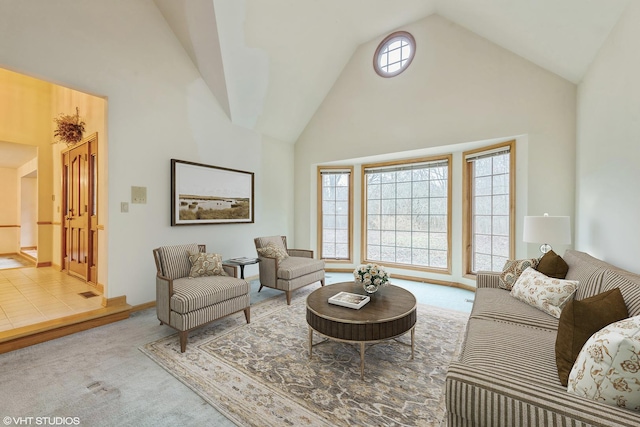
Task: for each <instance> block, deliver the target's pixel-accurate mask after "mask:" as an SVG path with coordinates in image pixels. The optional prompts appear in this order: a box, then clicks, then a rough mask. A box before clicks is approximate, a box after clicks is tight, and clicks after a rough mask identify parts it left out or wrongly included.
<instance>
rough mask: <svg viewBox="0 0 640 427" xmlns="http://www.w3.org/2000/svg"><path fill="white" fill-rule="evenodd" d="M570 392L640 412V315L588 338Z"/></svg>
mask: <svg viewBox="0 0 640 427" xmlns="http://www.w3.org/2000/svg"><path fill="white" fill-rule="evenodd" d="M567 391H568V392H569V393H572V394H576V395H578V396H582V397H586V398H588V399H593V400H597V401H599V402H603V403H606V404H609V405H613V406H619V407H621V408H627V409H631V410H634V411H640V316H635V317H630V318H628V319H624V320H621V321H619V322H616V323H612V324H611V325H608V326H605V327H604V328H602V329H601V330H599V331H598V332H596V333H595V334H593V335H592V336H591V338H589V339H588V340H587V342H586V343H585V345H584V347H582V351H580V354H579V355H578V358H577V359H576V363H575V364H574V365H573V368H572V369H571V373H570V374H569V386H568V387H567Z"/></svg>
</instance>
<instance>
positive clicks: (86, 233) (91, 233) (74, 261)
mask: <svg viewBox="0 0 640 427" xmlns="http://www.w3.org/2000/svg"><path fill="white" fill-rule="evenodd" d="M96 144H97V135H92V137H89V138H87V139H86V140H84V141H83V142H82V143H80V144H78V145H76V146H74V147H72V148H71V149H69V150H68V151H66V152H65V153H63V160H62V165H63V181H64V182H63V221H62V222H63V224H64V226H63V233H64V236H63V242H62V245H63V251H62V253H63V254H64V261H63V262H64V268H65V269H66V270H67V273H68V274H71V275H74V276H76V277H79V278H82V279H84V280H86V281H89V282H93V283H97V264H96V263H97V260H98V257H97V203H96V201H97V179H96V178H97V150H96V149H95V148H97V147H96V146H95V145H96Z"/></svg>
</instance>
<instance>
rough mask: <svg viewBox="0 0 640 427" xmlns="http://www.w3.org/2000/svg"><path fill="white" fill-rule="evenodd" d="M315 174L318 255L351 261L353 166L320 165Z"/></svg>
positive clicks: (330, 258)
mask: <svg viewBox="0 0 640 427" xmlns="http://www.w3.org/2000/svg"><path fill="white" fill-rule="evenodd" d="M318 175H319V179H318V210H319V215H318V218H321V221H319V227H318V228H319V230H318V242H319V247H320V258H322V259H325V260H328V261H330V260H336V261H351V254H352V249H351V247H352V245H351V235H352V233H351V230H352V229H353V218H352V217H353V215H352V213H351V206H352V200H353V196H352V188H353V168H352V167H337V168H335V167H319V168H318Z"/></svg>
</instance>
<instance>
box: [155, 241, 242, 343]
mask: <svg viewBox="0 0 640 427" xmlns="http://www.w3.org/2000/svg"><path fill="white" fill-rule="evenodd" d="M194 252H200V253H205V245H198V244H195V243H192V244H187V245H174V246H161V247H159V248H157V249H154V250H153V258H154V259H155V262H156V269H157V275H156V312H157V314H158V320H160V324H161V325H162V324H165V325H168V326H170V327H172V328H174V329H176V330H177V331H178V332H179V335H180V351H181V352H183V353H184V352H185V350H186V348H187V339H188V336H189V331H191V330H193V329H195V328H198V327H200V326H203V325H206V324H207V323H209V322H212V321H214V320H217V319H220V318H222V317H224V316H228V315H230V314H233V313H237V312H239V311H244V316H245V318H246V320H247V323H249V322H250V320H251V312H250V302H251V299H250V296H249V290H250V287H249V284H248V283H247V282H246V281H245V280H243V279H238V274H237V267H235V266H232V265H222V268H223V269H224V271H225V273H226V274H227V275H226V276H224V275H200V276H198V277H189V275H190V272H191V261H190V260H189V253H194Z"/></svg>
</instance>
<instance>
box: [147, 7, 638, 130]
mask: <svg viewBox="0 0 640 427" xmlns="http://www.w3.org/2000/svg"><path fill="white" fill-rule="evenodd" d="M629 1H630V0H155V3H156V5H157V6H158V9H159V10H160V11H161V13H162V14H163V16H164V17H165V19H166V21H167V22H168V24H169V25H170V27H171V28H172V30H173V31H174V33H175V34H176V37H177V38H178V39H179V40H180V42H181V43H182V45H183V46H184V48H185V50H186V51H187V53H188V54H189V56H190V57H191V59H192V60H193V62H194V64H195V65H196V66H197V67H198V69H199V71H200V73H201V75H202V77H203V79H204V80H205V81H206V83H207V84H208V85H209V87H210V88H211V90H212V92H213V94H214V95H215V96H216V98H217V99H218V101H219V102H220V105H221V106H222V108H223V110H224V111H225V112H226V113H227V114H228V115H229V117H230V118H231V120H232V121H233V123H236V124H239V125H242V126H245V127H248V128H250V129H254V130H256V131H258V132H260V133H262V134H264V135H268V136H270V137H273V138H276V139H278V140H281V141H285V142H289V143H295V142H296V140H297V139H298V137H299V135H300V133H301V132H302V131H303V130H304V128H305V126H306V125H307V123H308V122H309V120H310V119H311V118H312V117H313V114H314V113H315V111H316V110H317V108H318V107H319V106H320V104H321V103H322V101H323V99H324V98H325V96H326V95H327V93H328V92H329V91H330V90H331V87H332V86H333V84H334V82H335V81H336V79H337V78H338V76H339V75H340V73H341V72H342V69H343V68H344V66H345V64H346V63H347V62H348V61H349V58H350V57H351V55H352V54H353V52H354V51H355V49H356V48H357V47H358V46H359V45H361V44H362V43H365V42H369V41H371V40H381V39H382V38H384V37H385V36H386V35H387V34H388V33H390V32H391V31H392V30H394V29H397V28H399V27H402V26H403V25H406V24H409V23H412V22H415V21H417V20H420V19H422V18H424V17H427V16H428V15H431V14H433V13H437V14H439V15H441V16H443V17H445V18H447V19H449V20H451V21H453V22H455V23H457V24H458V25H461V26H463V27H465V28H467V29H469V30H471V31H473V32H475V33H476V34H478V35H480V36H482V37H484V38H486V39H488V40H490V41H492V42H494V43H496V44H497V45H499V46H502V47H503V48H505V49H508V50H510V51H512V52H514V53H515V54H517V55H520V56H522V57H524V58H526V59H528V60H530V61H532V62H534V63H536V64H538V65H539V66H541V67H543V68H545V69H547V70H549V71H551V72H553V73H556V74H558V75H560V76H562V77H564V78H565V79H567V80H569V81H571V82H574V83H579V82H580V80H581V79H582V78H583V76H584V74H585V72H586V71H587V69H588V67H589V64H590V63H591V62H592V61H593V59H594V58H595V56H596V54H597V52H598V50H599V48H600V46H601V45H602V43H603V42H604V40H605V39H606V38H607V36H608V35H609V33H610V32H611V30H612V28H613V27H614V26H615V24H616V23H617V21H618V19H619V18H620V16H621V14H622V13H623V11H624V9H625V7H626V6H627V4H628V3H629ZM372 55H373V52H372Z"/></svg>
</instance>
